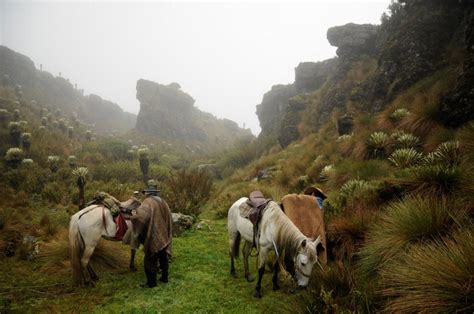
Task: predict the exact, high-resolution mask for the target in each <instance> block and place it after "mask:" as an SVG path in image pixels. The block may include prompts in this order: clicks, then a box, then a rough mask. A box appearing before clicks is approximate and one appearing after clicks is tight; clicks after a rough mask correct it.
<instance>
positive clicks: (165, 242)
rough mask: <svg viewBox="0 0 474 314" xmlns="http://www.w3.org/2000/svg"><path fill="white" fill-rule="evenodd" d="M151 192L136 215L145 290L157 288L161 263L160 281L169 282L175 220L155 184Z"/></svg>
mask: <svg viewBox="0 0 474 314" xmlns="http://www.w3.org/2000/svg"><path fill="white" fill-rule="evenodd" d="M148 184H149V186H148V188H146V189H144V190H143V191H142V193H144V194H145V199H144V200H143V202H142V204H141V205H140V206H139V207H138V208H136V209H135V210H133V211H132V218H131V222H132V228H133V236H134V237H135V238H134V239H135V242H137V241H138V243H141V244H143V251H144V253H145V258H144V270H145V275H146V279H147V281H146V283H144V284H142V285H141V286H142V287H144V288H153V287H156V277H157V272H158V263H159V268H160V270H161V278H160V281H161V282H163V283H166V282H168V259H169V256H171V249H172V235H173V230H172V229H173V220H172V215H171V211H170V209H169V206H168V204H167V203H166V201H165V200H163V199H162V198H160V197H159V196H158V193H159V190H158V189H157V185H156V184H155V183H154V182H150V181H149V182H148Z"/></svg>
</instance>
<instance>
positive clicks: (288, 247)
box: [270, 202, 306, 256]
mask: <svg viewBox="0 0 474 314" xmlns="http://www.w3.org/2000/svg"><path fill="white" fill-rule="evenodd" d="M270 206H272V207H273V208H272V209H273V215H274V217H275V220H274V224H275V244H276V245H277V248H278V250H279V251H282V250H285V251H286V252H287V253H290V254H291V255H290V256H294V255H295V254H296V252H297V250H298V247H299V245H300V244H301V242H302V241H303V240H304V239H306V237H305V235H304V234H302V233H301V231H300V230H299V229H298V228H297V227H296V226H295V224H294V223H293V222H292V221H291V220H290V219H289V218H288V217H287V216H286V215H285V213H284V212H283V211H282V210H281V208H280V207H279V206H278V204H277V203H274V202H272V203H270Z"/></svg>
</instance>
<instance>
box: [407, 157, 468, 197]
mask: <svg viewBox="0 0 474 314" xmlns="http://www.w3.org/2000/svg"><path fill="white" fill-rule="evenodd" d="M400 184H401V185H402V186H404V187H405V188H406V189H407V190H409V191H411V192H412V193H419V194H431V195H437V194H452V193H454V192H456V191H457V190H459V189H470V188H471V187H470V186H469V183H467V182H466V178H465V174H464V173H463V172H462V170H461V169H460V168H459V167H447V166H444V165H440V164H435V165H421V166H417V167H414V168H410V169H408V171H406V173H405V177H404V178H403V179H401V180H400ZM466 184H467V185H466Z"/></svg>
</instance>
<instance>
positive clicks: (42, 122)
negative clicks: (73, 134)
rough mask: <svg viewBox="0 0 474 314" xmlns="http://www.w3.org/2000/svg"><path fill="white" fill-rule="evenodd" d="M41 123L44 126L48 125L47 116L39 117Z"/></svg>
mask: <svg viewBox="0 0 474 314" xmlns="http://www.w3.org/2000/svg"><path fill="white" fill-rule="evenodd" d="M41 125H42V126H44V127H46V126H47V125H48V118H47V117H42V118H41Z"/></svg>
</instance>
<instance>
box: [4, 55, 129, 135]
mask: <svg viewBox="0 0 474 314" xmlns="http://www.w3.org/2000/svg"><path fill="white" fill-rule="evenodd" d="M0 78H1V79H2V81H1V83H2V85H3V86H9V87H12V88H18V87H20V86H21V91H22V92H23V93H25V96H28V98H30V99H35V101H36V107H37V108H36V110H37V111H39V110H40V109H41V108H48V109H50V111H51V112H54V111H55V110H57V109H59V110H60V111H61V113H62V114H63V116H65V117H71V116H76V115H77V118H78V119H79V120H81V121H83V122H84V123H86V124H88V125H90V126H91V127H92V128H93V129H95V130H96V131H98V132H105V131H126V130H129V129H132V128H133V126H134V125H135V120H136V115H134V114H131V113H128V112H124V111H123V110H122V108H120V107H119V106H118V105H117V104H115V103H113V102H110V101H107V100H103V99H102V98H100V97H99V96H97V95H89V96H84V95H83V92H82V91H81V90H77V89H76V88H74V86H73V85H72V84H71V83H70V82H69V81H68V80H67V79H64V78H62V77H55V76H53V75H52V74H50V73H48V72H46V71H39V70H37V69H36V68H35V65H34V63H33V61H31V59H30V58H28V57H26V56H24V55H22V54H19V53H17V52H15V51H13V50H11V49H9V48H7V47H4V46H0Z"/></svg>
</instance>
